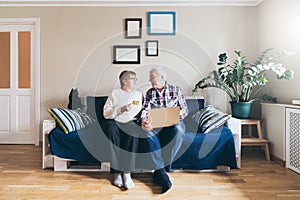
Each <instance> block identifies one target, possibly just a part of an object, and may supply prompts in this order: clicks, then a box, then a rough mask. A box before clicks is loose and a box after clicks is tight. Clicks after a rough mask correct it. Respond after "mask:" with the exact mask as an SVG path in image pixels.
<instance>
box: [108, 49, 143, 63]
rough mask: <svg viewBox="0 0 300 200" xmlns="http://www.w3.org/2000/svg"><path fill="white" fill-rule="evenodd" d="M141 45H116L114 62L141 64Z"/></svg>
mask: <svg viewBox="0 0 300 200" xmlns="http://www.w3.org/2000/svg"><path fill="white" fill-rule="evenodd" d="M140 49H141V47H140V45H114V46H113V64H140V62H141V50H140Z"/></svg>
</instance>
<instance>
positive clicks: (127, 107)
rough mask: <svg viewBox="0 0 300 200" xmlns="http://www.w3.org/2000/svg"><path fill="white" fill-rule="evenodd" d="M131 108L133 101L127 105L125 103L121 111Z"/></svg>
mask: <svg viewBox="0 0 300 200" xmlns="http://www.w3.org/2000/svg"><path fill="white" fill-rule="evenodd" d="M131 108H132V105H131V103H130V104H127V105H124V106H122V107H121V112H122V113H123V112H126V111H129V110H131Z"/></svg>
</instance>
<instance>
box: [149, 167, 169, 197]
mask: <svg viewBox="0 0 300 200" xmlns="http://www.w3.org/2000/svg"><path fill="white" fill-rule="evenodd" d="M152 181H153V183H154V184H156V185H160V186H161V191H162V193H165V192H167V191H168V190H169V189H170V188H171V187H172V183H171V181H170V178H169V176H168V174H167V172H166V170H165V169H164V168H162V169H159V170H155V172H154V174H153V177H152Z"/></svg>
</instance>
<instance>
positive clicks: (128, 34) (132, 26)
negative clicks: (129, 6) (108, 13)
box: [125, 18, 142, 39]
mask: <svg viewBox="0 0 300 200" xmlns="http://www.w3.org/2000/svg"><path fill="white" fill-rule="evenodd" d="M125 38H126V39H138V38H142V19H141V18H126V19H125Z"/></svg>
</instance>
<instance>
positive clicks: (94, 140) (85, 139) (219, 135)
mask: <svg viewBox="0 0 300 200" xmlns="http://www.w3.org/2000/svg"><path fill="white" fill-rule="evenodd" d="M106 99H107V97H106V96H102V97H92V96H89V97H87V99H86V102H87V113H88V114H90V115H91V116H92V117H93V118H94V119H96V121H97V122H98V123H97V122H96V123H94V124H92V125H89V126H87V127H85V128H83V129H81V130H78V131H74V132H70V133H68V134H65V133H64V132H63V131H62V130H61V129H60V128H59V127H58V126H57V127H56V128H54V129H53V130H52V131H51V132H50V134H49V136H48V139H49V142H50V149H51V153H52V154H53V155H56V156H58V157H60V158H67V159H74V160H77V161H81V162H89V163H97V162H107V161H108V162H109V160H110V157H109V141H108V139H107V137H106V136H105V134H104V132H103V127H105V126H106V124H107V123H108V122H109V121H111V120H108V119H105V118H104V117H103V109H102V108H103V106H104V103H105V101H106ZM187 104H188V108H189V115H188V116H187V117H186V118H185V119H184V122H185V124H186V128H187V130H186V134H185V138H184V141H183V144H182V147H181V149H180V151H179V153H178V156H177V158H176V160H175V161H174V163H173V164H172V169H192V170H203V169H215V168H216V167H217V166H228V167H230V168H231V169H235V168H237V162H236V155H235V146H234V139H233V135H232V132H231V131H230V129H229V128H228V127H227V126H222V127H220V128H218V129H214V130H213V131H211V132H209V133H208V134H203V133H201V132H198V125H197V124H196V122H195V121H194V120H193V119H192V115H193V114H194V113H195V112H196V111H198V110H199V109H201V108H203V105H204V100H203V99H187ZM143 164H144V162H137V168H139V169H147V166H143Z"/></svg>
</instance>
